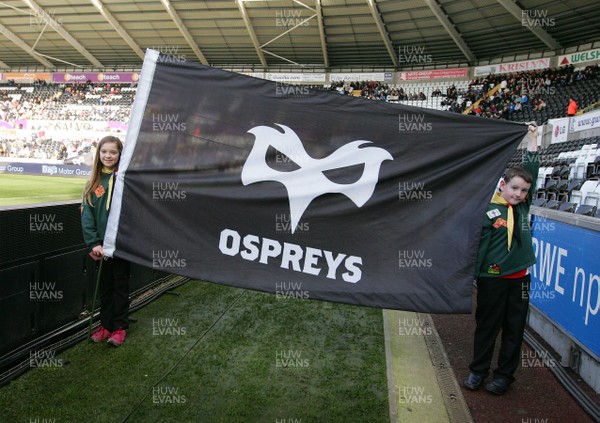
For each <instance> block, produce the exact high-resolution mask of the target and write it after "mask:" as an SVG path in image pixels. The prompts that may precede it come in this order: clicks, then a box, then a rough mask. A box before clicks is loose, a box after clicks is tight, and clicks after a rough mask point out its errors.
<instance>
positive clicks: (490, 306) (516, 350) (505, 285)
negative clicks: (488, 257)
mask: <svg viewBox="0 0 600 423" xmlns="http://www.w3.org/2000/svg"><path fill="white" fill-rule="evenodd" d="M530 281H531V276H530V275H526V276H524V277H522V278H517V279H501V278H478V279H477V311H476V313H475V321H476V323H477V327H476V329H475V340H474V344H473V361H472V362H471V364H470V365H469V369H471V371H472V372H473V373H475V374H477V375H479V376H484V377H485V376H487V375H488V374H489V371H490V366H491V362H492V356H493V354H494V345H495V343H496V338H497V336H498V333H499V332H500V330H502V337H501V344H500V354H499V356H498V368H497V369H496V370H495V371H494V374H495V375H498V376H502V377H504V378H507V379H509V380H510V381H514V377H513V374H514V373H515V371H516V370H517V367H518V366H519V360H520V358H521V343H522V342H523V333H524V331H525V321H526V319H527V310H528V308H529V284H530Z"/></svg>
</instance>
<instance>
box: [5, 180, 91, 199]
mask: <svg viewBox="0 0 600 423" xmlns="http://www.w3.org/2000/svg"><path fill="white" fill-rule="evenodd" d="M86 181H87V179H86V178H63V177H58V176H37V175H36V176H33V175H12V174H11V175H8V174H0V206H14V205H19V204H33V203H49V202H56V201H64V200H75V199H78V198H81V193H82V192H83V188H84V186H85V183H86Z"/></svg>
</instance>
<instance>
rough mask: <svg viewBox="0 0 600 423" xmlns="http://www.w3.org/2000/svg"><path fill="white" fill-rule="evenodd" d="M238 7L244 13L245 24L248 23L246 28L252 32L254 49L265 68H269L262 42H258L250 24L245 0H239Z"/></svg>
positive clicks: (251, 37)
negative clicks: (261, 45)
mask: <svg viewBox="0 0 600 423" xmlns="http://www.w3.org/2000/svg"><path fill="white" fill-rule="evenodd" d="M236 3H237V5H238V8H239V9H240V13H241V14H242V18H243V19H244V24H246V29H247V30H248V33H249V34H250V39H251V40H252V44H253V45H254V49H255V50H256V54H257V55H258V58H259V59H260V63H262V65H263V67H264V68H268V67H269V65H268V64H267V60H266V59H265V55H264V54H263V52H262V49H261V48H260V44H259V43H258V38H256V34H255V33H254V28H252V25H251V24H250V18H249V17H248V11H247V10H246V6H244V0H237V2H236Z"/></svg>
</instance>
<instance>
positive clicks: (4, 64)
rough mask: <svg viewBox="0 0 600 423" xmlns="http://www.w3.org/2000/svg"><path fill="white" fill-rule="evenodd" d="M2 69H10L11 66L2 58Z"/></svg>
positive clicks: (0, 65)
mask: <svg viewBox="0 0 600 423" xmlns="http://www.w3.org/2000/svg"><path fill="white" fill-rule="evenodd" d="M0 69H10V66H8V65H7V64H6V63H4V62H3V61H1V60H0Z"/></svg>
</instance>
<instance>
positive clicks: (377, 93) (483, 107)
mask: <svg viewBox="0 0 600 423" xmlns="http://www.w3.org/2000/svg"><path fill="white" fill-rule="evenodd" d="M599 74H600V71H599V67H598V65H594V66H588V67H586V68H585V69H583V70H579V71H575V70H574V68H573V66H572V65H569V66H563V67H560V68H556V69H539V70H532V71H524V72H518V73H509V74H499V75H488V76H486V77H481V78H477V79H475V80H472V81H471V82H470V84H469V86H468V89H467V90H466V91H464V92H459V90H458V89H457V88H456V87H455V86H454V85H451V86H449V87H447V88H446V93H445V95H444V94H443V92H442V90H440V89H439V88H436V89H435V90H433V91H432V92H431V93H429V96H430V97H443V98H442V100H441V102H440V106H442V108H443V109H444V110H448V111H451V112H455V113H463V112H465V110H467V109H469V108H470V106H471V105H472V104H474V103H476V102H477V101H478V100H480V99H481V101H480V102H479V104H478V105H477V107H472V108H470V110H469V112H468V114H471V115H476V116H482V117H488V118H494V119H508V117H509V115H510V114H511V113H513V112H518V111H520V110H524V109H530V110H533V111H536V112H540V111H542V110H544V109H545V108H546V106H547V97H546V96H547V95H552V94H553V93H554V92H555V90H556V88H558V87H562V86H568V85H571V84H573V83H575V82H578V81H582V80H590V79H595V78H598V75H599ZM498 84H500V88H499V89H498V90H497V91H496V92H495V93H493V95H491V96H490V95H489V93H490V90H492V89H493V88H494V87H496V86H497V85H498ZM328 90H329V91H335V92H338V93H340V94H345V95H353V96H360V97H363V98H367V99H371V100H381V101H388V102H398V101H407V100H421V101H422V100H427V95H426V94H425V93H424V92H423V91H419V92H418V93H417V92H414V91H412V92H406V91H405V90H404V88H403V87H401V86H398V87H394V86H390V85H388V84H385V83H382V82H377V81H361V82H359V81H356V82H348V81H339V82H335V83H332V84H331V86H330V87H329V88H328ZM357 92H359V93H360V94H357Z"/></svg>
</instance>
